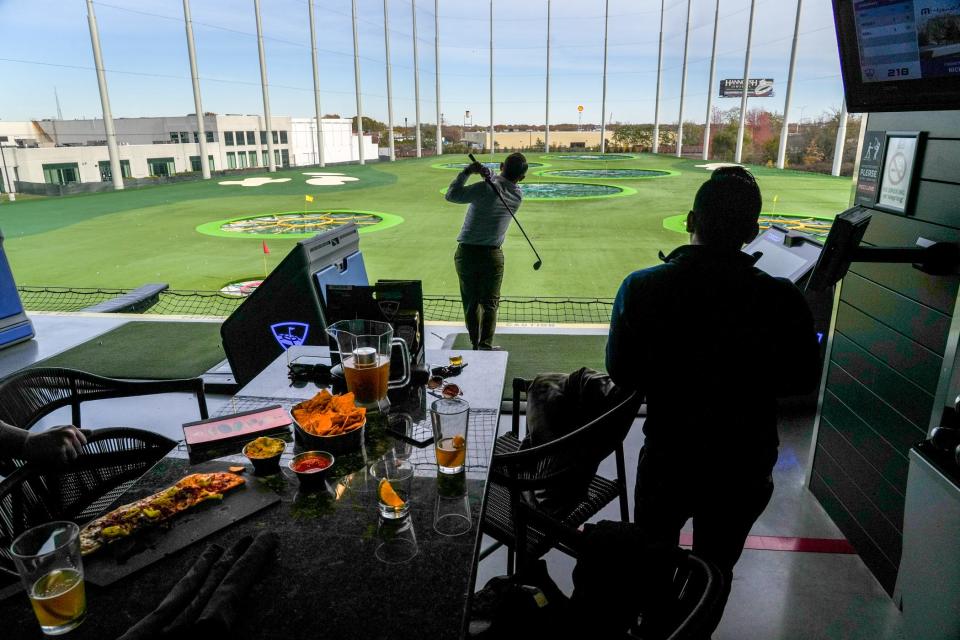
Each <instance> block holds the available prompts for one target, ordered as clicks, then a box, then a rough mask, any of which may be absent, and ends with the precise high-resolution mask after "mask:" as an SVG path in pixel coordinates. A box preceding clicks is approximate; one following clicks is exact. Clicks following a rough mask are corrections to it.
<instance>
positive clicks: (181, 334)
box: [33, 322, 226, 380]
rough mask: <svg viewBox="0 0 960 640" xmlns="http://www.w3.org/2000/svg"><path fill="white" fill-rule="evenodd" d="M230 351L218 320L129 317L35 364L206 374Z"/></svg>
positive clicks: (122, 372)
mask: <svg viewBox="0 0 960 640" xmlns="http://www.w3.org/2000/svg"><path fill="white" fill-rule="evenodd" d="M225 357H226V356H225V355H224V354H223V346H222V345H221V344H220V323H218V322H128V323H127V324H123V325H120V326H119V327H117V328H116V329H111V330H110V331H108V332H106V333H104V334H103V335H100V336H97V337H96V338H93V339H91V340H88V341H86V342H84V343H82V344H79V345H77V346H76V347H73V348H72V349H67V350H66V351H64V352H62V353H59V354H57V355H55V356H51V357H49V358H47V359H46V360H41V361H40V362H37V363H36V364H34V365H33V366H35V367H67V368H69V369H79V370H81V371H86V372H88V373H94V374H96V375H99V376H106V377H108V378H132V379H137V380H173V379H176V378H194V377H197V376H200V375H202V374H203V373H204V372H206V371H207V370H209V369H210V368H211V367H213V366H214V365H216V364H217V363H219V362H220V361H221V360H223V359H224V358H225Z"/></svg>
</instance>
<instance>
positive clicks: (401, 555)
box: [374, 518, 420, 564]
mask: <svg viewBox="0 0 960 640" xmlns="http://www.w3.org/2000/svg"><path fill="white" fill-rule="evenodd" d="M419 550H420V549H419V547H418V546H417V533H416V531H415V530H414V528H413V518H404V519H402V520H388V519H385V518H379V522H378V524H377V548H376V551H374V555H375V556H376V557H377V560H380V561H381V562H386V563H387V564H400V563H402V562H408V561H410V560H412V559H413V558H414V557H415V556H416V555H417V552H418V551H419Z"/></svg>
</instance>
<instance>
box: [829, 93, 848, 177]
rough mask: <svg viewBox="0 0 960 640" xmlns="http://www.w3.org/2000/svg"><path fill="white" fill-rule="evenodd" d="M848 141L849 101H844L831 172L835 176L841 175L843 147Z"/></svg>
mask: <svg viewBox="0 0 960 640" xmlns="http://www.w3.org/2000/svg"><path fill="white" fill-rule="evenodd" d="M846 141H847V101H846V100H844V101H843V106H842V107H840V122H839V123H838V126H837V142H836V144H835V145H834V147H833V168H832V169H831V170H830V173H831V174H832V175H834V176H839V175H840V167H841V165H842V164H843V147H844V145H845V143H846Z"/></svg>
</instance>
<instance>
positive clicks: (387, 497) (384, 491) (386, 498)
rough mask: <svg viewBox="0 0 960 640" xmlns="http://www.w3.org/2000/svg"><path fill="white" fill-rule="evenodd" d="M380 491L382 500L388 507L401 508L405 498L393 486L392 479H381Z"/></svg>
mask: <svg viewBox="0 0 960 640" xmlns="http://www.w3.org/2000/svg"><path fill="white" fill-rule="evenodd" d="M378 491H379V494H380V502H382V503H383V504H385V505H387V506H388V507H393V508H394V509H399V508H400V507H402V506H403V505H404V502H403V499H402V498H401V497H400V496H398V495H397V492H396V491H394V490H393V486H392V485H391V484H390V481H389V480H387V479H386V478H383V479H382V480H380V485H379V488H378Z"/></svg>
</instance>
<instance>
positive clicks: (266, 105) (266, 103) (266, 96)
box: [253, 0, 277, 171]
mask: <svg viewBox="0 0 960 640" xmlns="http://www.w3.org/2000/svg"><path fill="white" fill-rule="evenodd" d="M253 10H254V13H256V15H257V51H258V52H259V54H260V91H261V92H262V93H263V121H264V123H263V128H264V131H265V132H266V136H267V169H269V170H270V171H276V170H277V163H276V160H275V159H274V157H273V120H272V119H271V118H270V92H269V91H268V90H267V56H266V54H264V52H263V23H262V21H261V20H260V0H253Z"/></svg>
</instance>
